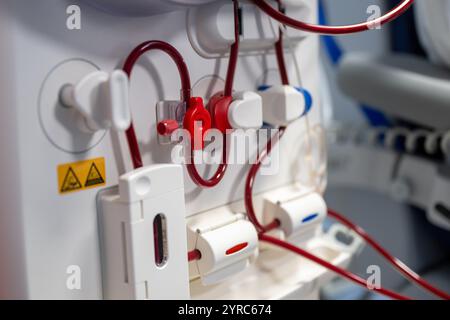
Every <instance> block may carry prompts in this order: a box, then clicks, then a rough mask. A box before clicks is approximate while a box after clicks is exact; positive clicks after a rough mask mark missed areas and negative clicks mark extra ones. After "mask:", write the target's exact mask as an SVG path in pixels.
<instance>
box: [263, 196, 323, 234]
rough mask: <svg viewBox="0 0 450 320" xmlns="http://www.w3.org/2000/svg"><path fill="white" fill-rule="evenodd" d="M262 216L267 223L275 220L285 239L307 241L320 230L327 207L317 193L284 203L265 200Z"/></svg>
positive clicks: (275, 200)
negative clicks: (263, 215) (278, 223)
mask: <svg viewBox="0 0 450 320" xmlns="http://www.w3.org/2000/svg"><path fill="white" fill-rule="evenodd" d="M264 214H265V219H266V220H267V221H273V220H274V219H277V220H278V221H279V222H280V229H281V230H282V231H283V233H284V235H285V236H286V237H295V238H296V239H297V240H298V241H307V240H309V239H311V238H312V237H314V236H315V235H316V232H317V230H319V229H320V227H321V225H322V222H323V221H324V219H325V217H326V216H327V205H326V203H325V201H324V200H323V198H322V196H321V195H319V194H318V193H311V194H308V195H305V196H302V197H299V198H295V199H293V200H288V201H285V202H280V201H278V200H277V199H270V198H266V199H265V200H264Z"/></svg>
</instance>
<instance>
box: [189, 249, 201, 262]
mask: <svg viewBox="0 0 450 320" xmlns="http://www.w3.org/2000/svg"><path fill="white" fill-rule="evenodd" d="M201 258H202V253H201V252H200V251H199V250H197V249H195V250H192V251H189V252H188V261H189V262H191V261H195V260H200V259H201Z"/></svg>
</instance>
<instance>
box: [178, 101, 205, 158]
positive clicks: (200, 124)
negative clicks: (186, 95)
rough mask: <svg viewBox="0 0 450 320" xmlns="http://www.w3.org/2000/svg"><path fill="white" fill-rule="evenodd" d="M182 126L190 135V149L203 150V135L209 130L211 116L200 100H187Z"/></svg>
mask: <svg viewBox="0 0 450 320" xmlns="http://www.w3.org/2000/svg"><path fill="white" fill-rule="evenodd" d="M183 125H184V128H185V129H186V130H187V131H189V133H190V135H191V146H192V149H193V150H203V147H204V138H205V134H206V132H207V131H208V130H209V129H211V116H210V114H209V112H208V111H207V110H206V109H205V106H204V105H203V99H202V98H199V97H192V98H191V99H190V100H189V107H188V110H187V111H186V115H185V116H184V122H183Z"/></svg>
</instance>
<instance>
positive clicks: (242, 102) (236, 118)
mask: <svg viewBox="0 0 450 320" xmlns="http://www.w3.org/2000/svg"><path fill="white" fill-rule="evenodd" d="M228 121H229V122H230V124H231V126H232V127H233V129H259V128H261V127H262V125H263V111H262V98H261V96H260V95H259V94H257V93H255V92H251V91H244V92H237V93H235V94H233V102H232V103H231V104H230V108H229V109H228Z"/></svg>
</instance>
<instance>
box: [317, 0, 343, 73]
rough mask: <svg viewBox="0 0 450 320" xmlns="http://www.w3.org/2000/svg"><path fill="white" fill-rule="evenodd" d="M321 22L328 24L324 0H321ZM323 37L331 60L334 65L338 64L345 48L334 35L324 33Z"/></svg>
mask: <svg viewBox="0 0 450 320" xmlns="http://www.w3.org/2000/svg"><path fill="white" fill-rule="evenodd" d="M319 24H323V25H325V24H327V16H326V13H325V5H324V4H323V0H319ZM321 39H322V41H323V43H324V45H325V48H326V49H327V53H328V56H329V57H330V59H331V61H332V62H333V64H334V65H337V64H338V63H339V62H340V60H341V58H342V56H343V55H344V53H343V50H342V49H341V47H340V46H339V44H338V43H337V41H336V39H335V38H334V37H332V36H329V35H323V36H321Z"/></svg>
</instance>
